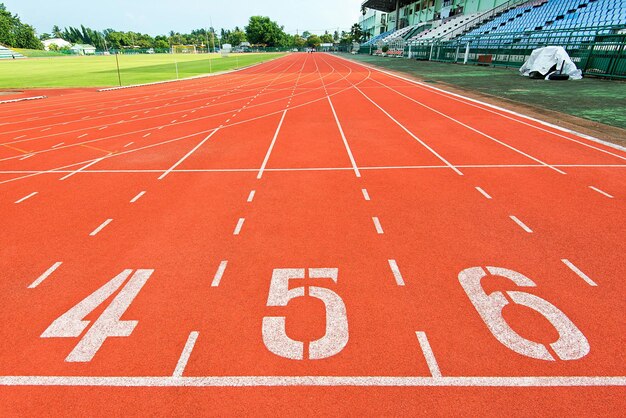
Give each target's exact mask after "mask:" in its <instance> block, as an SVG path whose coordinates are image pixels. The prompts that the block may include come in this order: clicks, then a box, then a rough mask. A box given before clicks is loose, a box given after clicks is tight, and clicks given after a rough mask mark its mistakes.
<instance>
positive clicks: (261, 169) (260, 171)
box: [256, 110, 287, 179]
mask: <svg viewBox="0 0 626 418" xmlns="http://www.w3.org/2000/svg"><path fill="white" fill-rule="evenodd" d="M286 114H287V110H285V111H284V112H283V115H282V116H281V118H280V122H278V127H277V128H276V132H275V133H274V138H272V142H271V143H270V147H269V148H268V150H267V153H266V154H265V158H264V159H263V164H261V168H260V169H259V174H257V176H256V178H257V179H260V178H261V177H263V171H265V167H266V166H267V162H268V161H269V159H270V154H271V153H272V149H273V148H274V144H275V143H276V139H277V138H278V133H279V132H280V128H281V126H283V121H284V120H285V115H286Z"/></svg>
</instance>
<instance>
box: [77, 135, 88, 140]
mask: <svg viewBox="0 0 626 418" xmlns="http://www.w3.org/2000/svg"><path fill="white" fill-rule="evenodd" d="M87 135H89V134H82V135H81V136H79V137H78V138H77V139H80V138H84V137H86V136H87Z"/></svg>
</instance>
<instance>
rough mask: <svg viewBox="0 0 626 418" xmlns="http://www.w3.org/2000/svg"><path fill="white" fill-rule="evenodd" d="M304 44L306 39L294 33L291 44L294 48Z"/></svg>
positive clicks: (301, 46)
mask: <svg viewBox="0 0 626 418" xmlns="http://www.w3.org/2000/svg"><path fill="white" fill-rule="evenodd" d="M305 45H306V39H304V38H303V37H302V36H300V35H294V37H293V40H292V44H291V46H293V47H294V48H298V49H300V48H304V46H305Z"/></svg>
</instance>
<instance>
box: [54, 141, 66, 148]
mask: <svg viewBox="0 0 626 418" xmlns="http://www.w3.org/2000/svg"><path fill="white" fill-rule="evenodd" d="M63 144H65V142H59V143H58V144H56V145H53V146H52V147H51V148H56V147H60V146H61V145H63Z"/></svg>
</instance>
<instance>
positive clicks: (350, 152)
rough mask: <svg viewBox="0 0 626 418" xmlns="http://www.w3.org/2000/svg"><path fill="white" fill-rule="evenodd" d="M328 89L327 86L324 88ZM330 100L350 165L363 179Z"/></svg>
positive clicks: (328, 97)
mask: <svg viewBox="0 0 626 418" xmlns="http://www.w3.org/2000/svg"><path fill="white" fill-rule="evenodd" d="M324 89H326V86H324ZM326 98H327V99H328V103H329V104H330V110H332V111H333V116H334V117H335V122H336V123H337V128H339V133H340V134H341V139H342V140H343V145H344V146H345V147H346V151H347V152H348V157H349V158H350V163H351V164H352V169H354V174H355V175H356V176H357V177H361V173H360V172H359V167H357V165H356V161H355V160H354V155H352V150H351V149H350V145H348V139H347V138H346V134H345V133H344V132H343V128H342V126H341V123H340V122H339V118H338V117H337V112H335V106H333V101H332V100H331V99H330V96H328V95H327V96H326Z"/></svg>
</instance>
